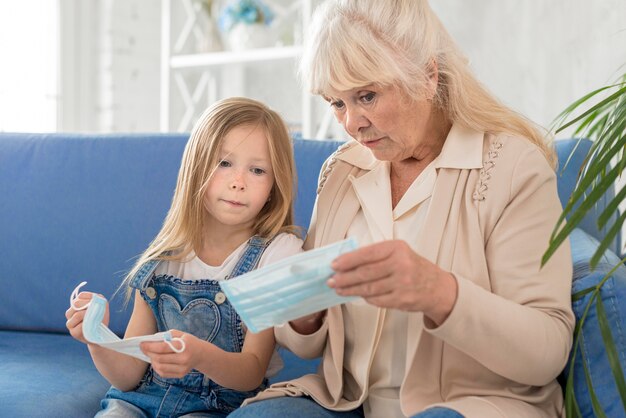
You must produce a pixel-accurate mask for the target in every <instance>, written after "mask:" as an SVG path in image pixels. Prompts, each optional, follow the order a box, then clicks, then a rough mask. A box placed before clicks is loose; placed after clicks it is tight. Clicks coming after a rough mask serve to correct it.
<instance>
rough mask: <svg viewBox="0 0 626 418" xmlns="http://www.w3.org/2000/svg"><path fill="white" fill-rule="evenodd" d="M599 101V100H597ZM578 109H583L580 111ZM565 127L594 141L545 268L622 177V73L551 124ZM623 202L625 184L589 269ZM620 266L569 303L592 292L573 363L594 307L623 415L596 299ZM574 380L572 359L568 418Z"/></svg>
mask: <svg viewBox="0 0 626 418" xmlns="http://www.w3.org/2000/svg"><path fill="white" fill-rule="evenodd" d="M598 97H602V98H601V99H598ZM585 108H586V109H585ZM581 109H584V110H582V111H581ZM568 128H570V129H571V128H575V130H574V133H573V135H574V136H575V137H581V138H582V137H586V138H590V139H592V140H593V144H592V146H591V149H590V150H589V153H588V154H587V157H586V161H585V163H584V164H583V167H581V170H580V173H579V178H578V182H577V184H576V187H575V188H574V191H573V192H572V195H571V197H570V200H569V201H568V203H567V204H566V205H565V208H564V210H563V214H562V215H561V217H560V218H559V220H558V222H557V224H556V226H555V228H554V231H553V232H552V236H551V238H550V244H549V247H548V249H547V250H546V252H545V254H544V256H543V260H542V263H543V264H545V263H546V261H547V260H548V259H549V258H550V257H551V256H552V254H553V253H554V251H556V249H557V248H558V247H559V245H561V243H562V242H563V241H564V240H565V239H566V238H567V237H568V235H569V234H570V233H571V232H572V230H573V229H574V228H576V226H578V225H579V224H580V222H581V221H582V220H583V218H584V216H585V215H586V214H587V212H589V210H590V209H592V208H593V207H594V205H596V203H597V202H598V201H599V200H600V199H601V198H602V197H603V196H605V195H606V193H607V191H609V190H611V189H612V188H614V187H615V185H616V180H617V179H618V178H619V177H620V176H621V174H622V172H623V170H624V167H625V166H626V153H625V152H624V151H625V150H626V73H624V74H623V75H622V76H621V77H620V78H619V81H618V82H616V83H615V84H612V85H609V86H605V87H602V88H600V89H597V90H595V91H592V92H591V93H589V94H587V95H585V96H583V97H581V98H580V99H578V100H576V101H575V102H574V103H572V104H571V105H570V106H569V107H567V108H566V109H565V110H564V111H563V112H562V113H561V114H560V115H559V116H557V118H556V119H555V121H554V123H553V130H554V132H555V135H558V134H559V133H561V132H563V131H564V130H566V129H568ZM624 199H626V186H625V187H621V188H618V189H617V190H615V195H614V197H613V198H612V199H611V201H610V202H609V203H608V204H607V205H606V207H605V208H604V209H603V211H602V213H600V214H599V216H598V219H597V225H598V228H599V229H600V230H603V229H604V230H606V234H605V236H604V239H603V240H602V241H601V242H600V245H599V246H598V249H597V250H596V252H595V253H594V254H593V256H592V258H591V260H590V263H589V264H590V268H591V269H592V270H593V269H594V268H595V267H596V266H597V264H598V261H599V260H600V259H601V258H602V256H603V254H604V253H605V251H606V250H607V248H609V247H610V246H611V245H612V243H613V242H614V241H615V239H616V238H617V237H618V236H619V233H620V231H621V229H622V226H623V224H624V220H625V219H626V211H625V212H624V213H622V214H619V215H618V216H615V215H616V213H617V211H618V207H619V205H620V203H621V202H623V201H624ZM566 218H567V222H566ZM622 263H624V260H622ZM618 267H619V265H617V266H615V267H614V268H613V269H612V270H611V271H610V272H609V273H608V274H606V275H605V277H604V278H603V279H602V280H600V281H599V282H598V284H597V285H596V286H592V287H591V288H589V289H584V290H581V291H579V292H577V293H575V294H573V295H572V300H573V301H577V300H580V299H582V298H583V297H585V296H587V295H589V294H590V297H589V300H588V302H587V304H586V305H585V308H584V310H583V314H582V316H581V318H580V319H579V320H578V321H577V323H576V328H575V329H574V345H573V348H572V350H573V351H572V353H573V355H572V359H576V354H577V352H578V350H579V348H580V345H581V343H582V341H581V335H582V332H581V330H582V327H583V325H584V323H585V320H586V318H587V315H588V313H589V311H590V310H591V309H592V308H593V306H594V305H595V310H596V315H597V318H598V324H599V327H600V331H601V335H602V339H603V342H604V347H605V350H606V353H607V358H608V360H609V364H610V366H611V371H612V373H613V378H614V380H615V383H616V386H617V389H618V391H619V394H620V396H621V400H622V404H623V407H624V411H626V378H625V377H624V374H623V372H622V368H621V366H620V363H619V357H618V353H617V350H616V347H615V344H614V340H613V337H612V335H611V330H610V327H609V324H608V320H607V316H606V312H605V308H604V304H603V302H602V299H601V297H600V290H601V288H602V286H603V285H604V283H605V282H606V281H607V280H608V278H609V277H611V275H612V274H613V273H614V271H615V270H616V269H617V268H618ZM583 371H584V374H585V376H584V377H585V380H586V382H587V388H588V390H589V397H590V399H591V403H592V407H593V410H594V413H595V415H596V416H598V417H604V416H606V414H605V413H604V411H603V410H602V407H601V406H600V403H599V401H598V399H597V396H596V394H595V392H594V389H593V386H592V384H591V378H590V374H589V371H588V370H587V368H586V367H583ZM573 378H574V360H572V362H571V364H570V369H569V374H568V379H567V383H566V387H565V405H566V411H567V416H568V418H569V417H577V416H580V415H581V414H580V410H579V408H578V404H577V402H576V398H575V394H574V388H573Z"/></svg>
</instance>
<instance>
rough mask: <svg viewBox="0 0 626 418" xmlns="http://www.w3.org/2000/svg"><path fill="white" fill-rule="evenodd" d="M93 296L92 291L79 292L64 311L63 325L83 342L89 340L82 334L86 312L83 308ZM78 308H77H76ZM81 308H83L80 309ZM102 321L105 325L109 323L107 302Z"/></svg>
mask: <svg viewBox="0 0 626 418" xmlns="http://www.w3.org/2000/svg"><path fill="white" fill-rule="evenodd" d="M92 297H93V293H92V292H80V293H79V294H78V296H77V297H76V299H74V302H73V305H71V306H70V307H69V308H68V309H67V310H66V311H65V318H67V321H66V322H65V326H66V327H67V329H68V330H69V332H70V335H71V336H72V337H74V338H76V339H77V340H78V341H80V342H83V343H85V344H89V341H87V340H86V339H85V336H84V335H83V320H84V319H85V313H86V312H87V310H86V309H84V306H86V305H87V304H88V303H89V302H91V298H92ZM76 308H78V309H76ZM80 308H83V309H80ZM102 323H103V324H104V325H106V326H108V325H109V303H108V302H107V305H106V311H105V313H104V318H102Z"/></svg>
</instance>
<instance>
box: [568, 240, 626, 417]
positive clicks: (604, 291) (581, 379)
mask: <svg viewBox="0 0 626 418" xmlns="http://www.w3.org/2000/svg"><path fill="white" fill-rule="evenodd" d="M570 243H571V248H572V262H573V265H574V278H573V283H572V295H576V294H579V295H580V294H581V293H584V291H586V290H587V289H593V288H594V287H595V286H596V285H598V283H599V282H600V281H602V280H603V279H604V277H605V276H606V274H607V273H608V272H609V271H611V269H612V268H613V267H614V266H616V265H620V264H621V260H620V258H619V257H618V256H617V255H615V254H614V253H613V252H612V251H609V250H607V251H606V252H605V253H604V255H603V256H602V257H601V259H600V261H599V263H598V265H597V267H596V269H595V270H594V271H591V270H590V266H589V261H590V259H591V256H592V255H593V254H594V253H595V250H596V249H597V248H598V246H599V243H598V241H597V240H596V239H595V238H594V237H592V236H591V235H589V234H587V233H586V232H585V231H583V230H582V229H578V228H576V229H574V230H573V231H572V233H571V235H570ZM581 296H582V297H580V298H579V297H576V298H575V300H574V301H573V302H572V308H573V310H574V314H575V315H576V322H577V323H580V321H581V319H582V316H583V315H584V313H585V311H587V312H588V314H587V317H586V319H585V322H584V324H583V325H582V328H581V344H580V346H579V347H578V351H577V352H576V358H575V359H574V358H571V355H572V354H573V350H572V353H570V360H569V362H568V364H567V366H566V367H565V370H564V372H563V375H562V376H561V379H560V380H561V381H562V382H564V381H566V380H567V377H568V376H569V374H570V372H573V373H574V393H575V397H576V401H577V403H578V407H579V410H580V413H581V415H582V416H583V417H594V416H597V414H596V412H595V411H594V408H593V401H592V397H591V395H590V391H589V388H588V386H587V381H586V378H585V368H586V369H587V370H588V372H589V381H590V382H591V386H592V387H593V390H594V392H595V396H596V399H597V402H598V404H599V405H600V407H601V408H602V409H603V410H604V413H605V414H606V416H607V417H611V418H613V417H625V418H626V413H625V412H624V408H623V407H622V401H621V396H620V394H619V390H618V388H617V385H616V383H615V379H614V377H613V372H612V371H611V363H610V361H609V357H608V355H607V350H606V348H605V344H604V339H603V337H602V332H601V328H600V323H599V322H598V311H597V299H594V301H593V303H592V304H591V308H589V309H588V310H587V305H588V303H589V302H590V300H591V297H592V293H591V292H589V293H586V294H584V295H581ZM599 296H600V299H601V300H602V305H603V307H604V310H605V312H606V319H607V325H608V328H609V329H610V332H611V336H612V339H613V342H614V345H615V349H616V351H617V358H616V361H618V362H619V364H620V366H621V368H622V371H623V372H626V305H625V304H624V301H625V300H626V267H624V266H623V265H621V266H620V267H619V268H618V269H617V270H616V271H615V272H614V273H613V274H612V275H611V277H610V278H609V279H608V280H607V281H606V282H605V283H604V285H603V286H602V288H601V291H600V294H599ZM572 364H573V369H571V366H572Z"/></svg>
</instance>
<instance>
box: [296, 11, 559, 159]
mask: <svg viewBox="0 0 626 418" xmlns="http://www.w3.org/2000/svg"><path fill="white" fill-rule="evenodd" d="M433 64H434V65H436V69H437V72H438V76H439V77H438V85H437V91H436V93H435V96H434V98H433V104H434V106H435V108H437V109H440V110H441V111H442V112H443V114H444V115H445V117H447V118H448V120H450V121H451V122H454V123H458V124H461V125H462V126H465V127H468V128H472V129H474V130H477V131H484V132H489V133H495V134H497V133H506V134H511V135H517V136H521V137H524V138H527V139H528V140H529V141H531V142H532V143H534V144H536V145H537V146H538V147H539V148H540V149H541V150H542V152H543V153H544V155H545V156H546V159H547V160H548V161H549V162H550V163H551V164H552V165H553V167H554V166H555V165H556V155H555V152H554V149H553V148H552V145H551V140H550V138H549V137H548V135H547V132H545V130H543V129H542V128H540V127H539V126H537V125H536V124H534V123H532V122H531V121H530V120H528V119H527V118H525V117H524V116H522V115H520V114H518V113H517V112H515V111H513V110H512V109H510V108H508V107H506V106H505V105H503V104H502V103H501V102H500V101H498V100H497V99H496V98H495V97H494V96H493V95H491V94H490V93H489V92H488V91H487V89H486V88H485V87H484V86H483V85H482V84H481V83H480V82H479V81H478V80H477V79H476V78H475V77H474V75H473V74H472V72H471V70H470V68H469V65H468V61H467V59H466V58H465V56H464V55H463V54H462V52H461V51H460V49H459V48H458V46H457V45H456V44H455V42H454V41H453V39H452V38H451V36H450V35H449V34H448V32H447V31H446V29H445V28H444V27H443V25H442V23H441V21H440V20H439V19H438V18H437V16H436V15H435V14H434V12H433V11H432V9H431V8H430V6H429V4H428V1H427V0H371V1H366V0H327V1H326V2H324V3H323V4H321V5H320V6H319V7H318V8H317V9H316V11H315V14H314V16H313V19H312V22H311V26H310V30H309V33H308V36H307V38H306V39H305V48H304V53H303V56H302V58H301V60H300V75H301V77H302V80H303V82H304V83H305V84H306V85H308V87H309V89H310V90H311V92H312V93H314V94H321V95H324V94H325V92H326V91H327V90H328V89H329V88H332V89H334V90H340V91H343V90H349V89H353V88H357V87H363V86H366V85H370V84H377V85H383V86H385V85H386V86H390V85H397V86H399V87H400V88H401V89H402V90H403V91H405V92H406V93H407V94H408V95H409V96H410V97H412V98H413V99H422V98H424V97H425V96H424V94H425V91H426V88H425V86H426V85H427V83H428V81H429V78H430V75H431V74H432V71H433V69H434V67H433Z"/></svg>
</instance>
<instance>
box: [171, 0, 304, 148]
mask: <svg viewBox="0 0 626 418" xmlns="http://www.w3.org/2000/svg"><path fill="white" fill-rule="evenodd" d="M312 1H313V0H297V4H294V5H293V6H292V7H298V8H299V9H300V10H299V11H300V13H299V19H301V21H300V22H299V26H300V27H301V28H306V27H307V26H308V20H309V17H310V15H311V11H312V4H311V3H312ZM174 5H175V6H182V8H183V11H184V22H183V23H182V25H180V21H179V22H178V23H179V24H178V25H176V24H173V13H172V12H173V10H172V7H173V6H174ZM201 13H203V11H202V5H201V4H200V2H199V1H198V0H173V1H172V0H162V22H161V25H162V30H161V33H162V38H161V94H160V96H161V105H160V125H161V126H160V128H161V131H163V132H168V131H188V130H190V129H191V127H192V126H193V123H194V122H195V118H196V117H197V116H198V115H199V113H200V112H201V111H202V110H204V109H205V108H206V107H207V106H208V105H210V104H211V103H212V102H214V101H216V100H217V99H219V98H220V97H226V96H230V95H246V93H245V91H246V83H247V82H249V80H246V69H247V66H251V65H276V66H277V68H278V67H284V66H285V65H290V66H293V68H294V73H295V62H296V59H297V58H298V57H299V56H300V53H301V47H300V46H299V45H292V46H281V47H273V48H259V49H248V50H245V51H220V52H208V53H207V52H204V53H189V52H188V51H189V45H190V44H193V43H194V42H196V43H197V42H200V41H201V40H202V37H203V36H205V34H204V31H203V28H202V25H201V21H200V20H199V17H200V14H201ZM179 17H180V16H179ZM174 26H176V27H174ZM178 26H180V27H178ZM303 30H304V29H303ZM174 34H175V38H173V35H174ZM194 38H195V39H194ZM294 38H295V36H294ZM224 80H228V82H224ZM272 82H277V83H280V80H273V81H272ZM290 94H291V93H290ZM293 95H294V97H297V96H300V103H301V108H302V111H301V116H300V118H301V120H300V121H299V122H300V125H301V126H300V128H301V130H302V135H303V137H305V138H313V132H312V125H313V124H312V107H313V105H312V100H313V98H312V96H311V95H310V94H309V93H308V92H307V91H304V90H302V89H301V88H296V89H295V91H293ZM173 99H175V100H176V103H178V104H180V106H179V105H177V104H175V100H173ZM270 105H271V104H270ZM174 107H176V109H175V108H174ZM181 108H182V109H181ZM174 110H177V111H178V113H181V110H182V115H180V117H178V115H177V114H176V112H174Z"/></svg>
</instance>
